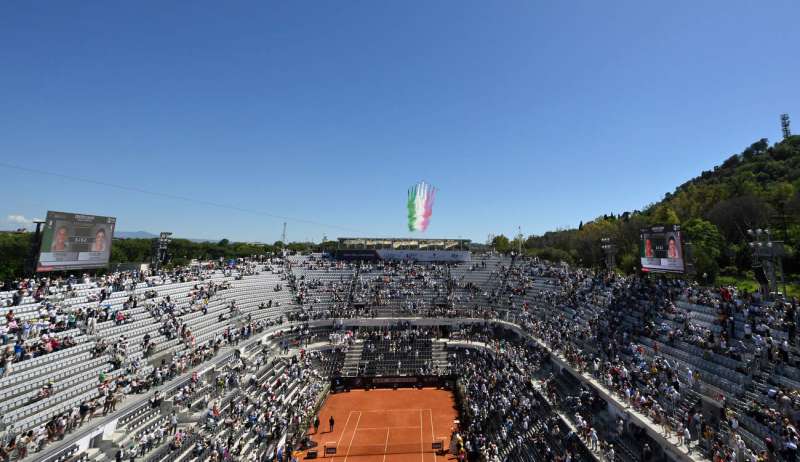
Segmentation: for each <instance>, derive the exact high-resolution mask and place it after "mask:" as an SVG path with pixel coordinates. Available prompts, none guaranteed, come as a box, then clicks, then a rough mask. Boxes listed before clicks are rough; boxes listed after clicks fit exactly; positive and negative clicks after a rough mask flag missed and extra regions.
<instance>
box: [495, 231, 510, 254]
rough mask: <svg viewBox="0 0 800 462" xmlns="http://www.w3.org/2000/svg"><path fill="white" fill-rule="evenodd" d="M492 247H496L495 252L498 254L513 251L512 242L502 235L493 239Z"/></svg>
mask: <svg viewBox="0 0 800 462" xmlns="http://www.w3.org/2000/svg"><path fill="white" fill-rule="evenodd" d="M492 247H494V250H496V251H498V252H501V253H508V252H510V251H511V242H510V241H509V240H508V238H507V237H505V236H504V235H502V234H500V235H498V236H495V237H494V239H492Z"/></svg>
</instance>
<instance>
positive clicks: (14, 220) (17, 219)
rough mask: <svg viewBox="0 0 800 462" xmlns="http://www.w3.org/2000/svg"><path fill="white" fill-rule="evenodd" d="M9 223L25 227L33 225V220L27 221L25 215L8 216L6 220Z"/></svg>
mask: <svg viewBox="0 0 800 462" xmlns="http://www.w3.org/2000/svg"><path fill="white" fill-rule="evenodd" d="M7 220H8V222H9V223H17V224H20V225H26V224H28V223H33V220H29V219H27V218H25V215H9V216H8V218H7Z"/></svg>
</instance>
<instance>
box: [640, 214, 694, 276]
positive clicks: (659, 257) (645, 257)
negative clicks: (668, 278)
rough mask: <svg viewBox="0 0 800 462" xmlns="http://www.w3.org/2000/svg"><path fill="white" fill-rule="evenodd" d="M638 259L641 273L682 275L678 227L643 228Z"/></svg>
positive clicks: (682, 267) (681, 251) (679, 231)
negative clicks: (652, 272) (639, 258)
mask: <svg viewBox="0 0 800 462" xmlns="http://www.w3.org/2000/svg"><path fill="white" fill-rule="evenodd" d="M641 232H642V243H641V248H640V257H641V259H642V260H641V261H642V271H655V272H669V273H682V272H683V271H684V265H683V247H681V227H680V225H666V226H651V227H650V228H644V229H642V230H641Z"/></svg>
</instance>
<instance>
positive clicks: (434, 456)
mask: <svg viewBox="0 0 800 462" xmlns="http://www.w3.org/2000/svg"><path fill="white" fill-rule="evenodd" d="M428 413H429V414H430V415H431V445H433V442H434V440H436V435H435V434H434V433H433V411H432V410H430V409H428ZM431 449H433V448H431ZM433 462H436V451H433Z"/></svg>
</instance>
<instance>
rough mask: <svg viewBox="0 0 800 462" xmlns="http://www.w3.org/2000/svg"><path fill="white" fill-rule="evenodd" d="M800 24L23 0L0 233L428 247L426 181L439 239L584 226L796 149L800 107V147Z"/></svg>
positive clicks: (788, 20) (12, 29)
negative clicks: (755, 155) (749, 161)
mask: <svg viewBox="0 0 800 462" xmlns="http://www.w3.org/2000/svg"><path fill="white" fill-rule="evenodd" d="M799 17H800V2H797V1H796V0H786V1H769V2H752V1H703V2H697V1H677V2H669V4H664V3H655V2H641V1H614V2H597V1H572V2H557V1H550V2H534V1H503V2H486V1H464V0H458V1H433V2H409V1H381V2H374V1H329V2H271V1H260V2H224V3H220V2H210V1H195V2H95V1H90V2H53V1H51V2H4V3H3V4H2V5H0V108H2V109H1V110H0V175H2V176H0V178H2V180H0V197H2V198H3V200H2V201H0V227H3V228H13V227H15V226H16V225H17V224H18V223H20V222H25V220H29V219H31V218H38V217H43V216H44V214H45V212H46V211H47V210H63V211H73V212H83V213H94V214H99V215H112V216H116V217H118V223H119V224H118V229H121V230H129V231H133V230H147V231H151V232H159V231H173V232H175V234H176V235H179V236H186V237H193V238H214V239H216V238H222V237H227V238H229V239H234V240H259V241H269V242H271V241H274V240H276V239H278V238H279V236H280V232H281V226H282V222H283V220H282V219H281V218H276V217H275V216H288V217H292V218H296V219H300V220H305V221H296V220H289V224H288V237H289V239H290V240H305V239H315V240H319V239H320V238H321V237H322V236H323V234H325V235H327V237H328V238H334V237H336V236H344V235H379V236H407V235H409V233H408V232H407V230H406V226H405V219H406V217H405V214H406V209H405V195H406V190H407V188H408V187H409V186H410V185H411V184H413V183H415V182H417V181H419V180H426V181H428V182H431V183H433V184H434V185H436V186H438V187H439V189H440V191H439V193H438V196H437V202H436V204H435V206H434V212H433V218H432V221H431V225H430V228H429V229H428V231H427V233H426V235H428V236H430V237H459V236H461V237H464V238H471V239H475V240H478V241H484V240H485V239H486V236H487V235H488V234H489V233H506V234H512V233H515V232H516V230H517V226H521V227H522V230H523V232H524V233H526V234H530V233H541V232H544V231H546V230H550V229H554V228H557V227H566V226H576V225H577V224H578V222H579V221H581V220H584V221H586V220H590V219H592V218H593V217H596V216H597V215H601V214H603V213H609V212H615V213H616V212H621V211H625V210H632V209H637V208H642V207H643V206H645V205H646V204H648V203H651V202H654V201H656V200H658V199H660V198H661V197H662V196H663V194H664V193H665V192H667V191H672V190H673V189H674V188H675V187H676V186H677V185H679V184H680V183H683V182H684V181H686V180H687V179H689V178H691V177H693V176H696V175H697V174H699V172H700V171H702V170H704V169H708V168H710V167H712V166H713V165H715V164H718V163H721V162H722V161H723V160H724V159H725V158H726V157H727V156H729V155H730V154H733V153H738V152H741V151H742V149H743V148H745V147H746V146H748V145H749V144H750V143H752V142H753V141H756V140H757V139H759V138H762V137H766V138H769V139H770V141H771V142H774V141H777V140H778V139H779V138H780V127H779V119H778V118H779V114H781V113H783V112H788V113H790V115H793V116H795V118H796V119H797V124H796V128H795V131H796V132H797V131H800V98H799V97H798V81H800V80H798V79H799V77H798V76H800V60H798V59H796V56H797V54H798V44H800V28H798V27H797V22H796V21H797V18H799ZM8 164H13V165H17V166H22V167H25V168H28V169H32V170H35V171H34V172H32V171H30V170H27V171H26V170H19V169H14V168H9V167H8ZM41 171H44V172H58V173H61V174H62V175H65V176H66V177H64V176H62V177H58V176H52V175H47V174H44V173H37V172H41ZM71 178H86V179H90V180H95V181H100V182H105V183H108V184H113V185H122V186H128V187H134V188H138V189H141V190H145V191H151V192H157V193H164V194H167V195H170V196H181V197H188V198H190V199H192V200H189V201H186V200H180V199H173V198H168V197H163V196H157V195H151V194H143V193H139V192H135V191H132V190H126V189H115V188H111V187H108V186H104V185H100V184H96V183H89V182H82V181H76V180H74V179H71ZM208 202H214V203H217V204H222V205H230V206H231V207H232V208H226V207H215V206H212V205H208ZM245 210H246V211H245ZM309 221H311V222H313V223H309Z"/></svg>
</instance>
